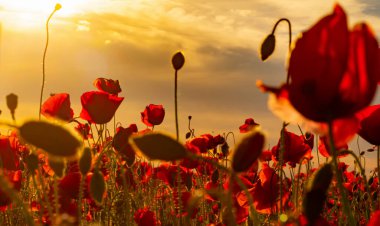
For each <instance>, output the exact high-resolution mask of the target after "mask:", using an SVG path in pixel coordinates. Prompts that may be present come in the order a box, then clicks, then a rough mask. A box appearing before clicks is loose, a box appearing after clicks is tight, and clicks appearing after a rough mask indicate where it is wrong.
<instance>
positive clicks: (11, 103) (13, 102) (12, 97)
mask: <svg viewBox="0 0 380 226" xmlns="http://www.w3.org/2000/svg"><path fill="white" fill-rule="evenodd" d="M6 98H7V106H8V108H9V110H10V111H11V115H12V119H13V120H14V119H15V116H14V114H15V110H16V108H17V103H18V97H17V95H16V94H13V93H11V94H9V95H7V97H6Z"/></svg>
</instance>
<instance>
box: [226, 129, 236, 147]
mask: <svg viewBox="0 0 380 226" xmlns="http://www.w3.org/2000/svg"><path fill="white" fill-rule="evenodd" d="M229 135H232V139H233V141H234V146H235V144H236V141H235V134H234V133H233V132H232V131H230V132H228V133H227V135H226V141H227V139H228V136H229Z"/></svg>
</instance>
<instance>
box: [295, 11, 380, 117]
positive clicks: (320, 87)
mask: <svg viewBox="0 0 380 226" xmlns="http://www.w3.org/2000/svg"><path fill="white" fill-rule="evenodd" d="M378 48H379V47H378V43H377V41H376V38H375V36H374V34H373V32H372V31H371V29H370V28H369V27H368V25H366V24H364V23H363V24H358V25H356V26H355V27H354V29H353V30H352V31H349V30H348V28H347V19H346V14H345V12H344V11H343V9H342V8H341V7H340V6H339V5H336V6H335V8H334V12H333V13H332V14H331V15H328V16H326V17H324V18H322V19H321V20H320V21H319V22H318V23H317V24H315V25H314V26H313V27H312V28H310V29H309V30H308V31H306V32H304V33H303V34H302V37H301V38H300V39H298V40H297V42H296V45H295V48H294V49H293V51H292V53H291V56H290V62H289V74H290V76H291V84H290V85H289V99H290V102H291V103H292V105H293V106H294V107H295V108H296V109H297V110H298V111H299V112H300V113H301V114H302V115H304V116H305V117H306V118H308V119H311V120H314V121H329V120H332V119H334V118H340V117H344V116H348V115H351V114H353V113H355V112H357V111H359V110H360V109H362V108H364V107H366V106H367V105H368V104H369V103H370V102H371V100H372V98H373V96H374V94H375V91H376V88H377V82H378V81H379V78H380V70H379V67H378V62H379V57H380V55H379V50H378Z"/></svg>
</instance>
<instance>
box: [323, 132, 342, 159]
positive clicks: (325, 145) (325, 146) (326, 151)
mask: <svg viewBox="0 0 380 226" xmlns="http://www.w3.org/2000/svg"><path fill="white" fill-rule="evenodd" d="M335 148H336V150H338V157H339V158H341V157H344V156H346V155H340V154H339V150H347V149H348V145H347V143H345V144H344V145H340V146H336V147H335ZM318 150H319V152H320V153H321V155H322V156H324V157H326V158H328V157H330V156H331V155H332V153H331V151H330V144H329V141H328V138H327V137H319V144H318Z"/></svg>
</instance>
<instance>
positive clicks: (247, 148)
mask: <svg viewBox="0 0 380 226" xmlns="http://www.w3.org/2000/svg"><path fill="white" fill-rule="evenodd" d="M264 143H265V136H264V134H263V133H262V132H261V131H259V130H258V129H254V130H253V131H252V132H250V133H248V134H247V136H245V137H244V138H243V139H242V140H241V141H240V143H239V144H238V145H237V147H236V150H235V152H234V154H233V159H232V169H233V170H234V171H235V172H243V171H246V170H248V169H249V168H250V167H251V165H252V164H253V163H254V162H255V161H256V160H257V159H258V158H259V156H260V154H261V152H262V151H263V147H264Z"/></svg>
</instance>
